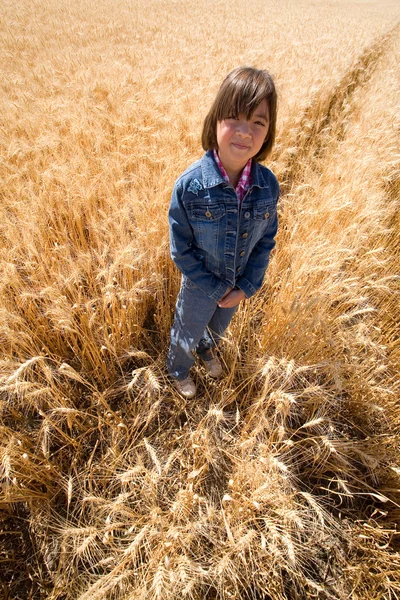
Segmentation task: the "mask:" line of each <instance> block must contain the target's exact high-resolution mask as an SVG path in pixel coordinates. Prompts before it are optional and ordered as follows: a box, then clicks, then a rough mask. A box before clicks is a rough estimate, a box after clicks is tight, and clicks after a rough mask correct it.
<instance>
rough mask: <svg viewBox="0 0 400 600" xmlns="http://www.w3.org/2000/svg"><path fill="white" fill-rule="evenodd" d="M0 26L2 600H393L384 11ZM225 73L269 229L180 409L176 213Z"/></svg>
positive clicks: (285, 8)
mask: <svg viewBox="0 0 400 600" xmlns="http://www.w3.org/2000/svg"><path fill="white" fill-rule="evenodd" d="M0 15H1V20H0V31H1V45H0V66H1V71H2V77H1V81H0V86H1V91H0V115H1V133H0V140H1V161H0V181H1V204H0V243H1V246H0V248H1V254H0V273H1V275H0V317H1V318H0V347H1V357H0V359H1V362H0V365H1V367H0V456H1V467H0V476H1V480H2V488H1V490H2V491H1V497H0V573H1V575H0V598H4V599H5V600H9V599H13V600H14V599H20V600H25V599H28V598H29V599H32V600H39V599H45V598H46V599H52V600H100V599H101V600H102V599H106V600H117V599H118V600H178V599H179V600H183V599H185V600H186V599H187V600H304V599H309V598H315V599H318V600H348V599H349V598H351V599H355V600H359V599H363V600H378V599H379V600H381V599H384V600H396V599H399V598H400V531H399V520H400V453H399V441H400V409H399V405H398V398H399V392H400V378H399V368H400V342H399V332H400V326H399V292H400V285H399V267H400V259H399V248H400V239H399V238H400V235H399V225H400V218H399V195H400V184H399V171H400V160H399V155H400V154H399V112H398V97H399V82H400V69H399V63H400V58H399V57H400V6H399V4H398V2H395V1H391V0H384V1H379V0H370V1H368V0H359V1H356V0H354V1H351V0H332V1H330V2H328V1H322V0H321V1H313V0H301V1H296V0H286V1H284V2H274V1H273V0H264V1H262V0H254V2H252V3H251V5H249V8H248V9H246V8H245V7H244V5H243V4H242V3H241V2H239V0H221V1H218V0H217V1H216V2H211V1H209V0H204V1H194V0H187V1H183V0H170V1H169V2H166V1H164V0H160V1H156V0H149V1H147V2H144V1H143V2H140V1H139V0H136V1H135V0H125V1H123V0H107V1H105V0H98V1H96V2H91V1H89V0H82V1H81V2H78V1H76V0H72V1H71V2H70V3H67V2H62V1H61V0H42V1H40V2H39V0H36V1H34V0H21V1H18V2H11V0H4V1H3V2H2V3H1V6H0ZM240 65H253V66H255V67H258V68H266V69H268V70H269V71H270V72H271V73H272V74H273V76H274V78H275V80H276V84H277V88H278V92H279V119H278V134H277V143H276V146H275V149H274V153H273V155H272V156H271V158H270V160H269V161H268V162H267V163H266V164H267V165H268V166H269V167H270V168H271V169H272V170H273V171H274V172H275V173H276V175H277V176H278V178H279V181H280V183H281V190H282V195H281V199H280V203H279V207H280V208H279V215H280V229H279V232H278V236H277V245H276V248H275V250H274V252H273V255H272V259H271V263H270V266H269V269H268V273H267V277H266V279H265V282H264V285H263V288H262V290H261V291H260V292H259V293H258V294H257V295H256V296H255V297H253V298H252V299H251V300H249V301H246V302H244V303H242V305H241V308H240V310H239V311H238V313H237V314H236V315H235V318H234V320H233V322H232V325H231V327H230V329H229V330H228V333H227V336H226V339H225V340H224V343H223V345H222V346H221V358H222V360H223V363H224V369H225V371H224V377H223V378H222V379H221V380H220V381H217V382H216V381H213V380H211V379H209V378H208V377H207V376H206V375H205V373H204V371H203V370H202V369H201V367H200V366H196V367H194V370H193V371H194V372H193V375H194V378H195V379H196V382H197V384H198V389H199V393H198V396H197V397H196V398H195V399H194V400H191V401H185V400H183V399H182V398H180V397H179V396H178V395H177V393H176V392H175V390H174V388H173V386H172V385H171V383H170V382H169V381H168V379H167V374H166V371H165V367H164V362H165V356H166V351H167V348H168V342H169V330H170V327H171V322H172V317H173V310H174V305H175V299H176V295H177V292H178V289H179V284H180V275H179V272H178V271H177V269H176V268H175V266H174V265H173V263H172V261H171V259H170V256H169V241H168V222H167V212H168V205H169V199H170V195H171V190H172V186H173V183H174V180H175V179H176V178H177V177H178V175H179V174H180V173H181V172H182V170H183V169H184V168H186V167H187V166H188V165H189V164H190V163H191V162H193V161H194V160H196V159H197V158H199V157H200V156H201V155H202V153H203V151H202V149H201V144H200V134H201V127H202V122H203V119H204V117H205V115H206V113H207V111H208V108H209V106H210V104H211V102H212V100H213V98H214V95H215V93H216V91H217V89H218V87H219V84H220V83H221V81H222V79H223V78H224V76H225V75H226V74H227V73H228V72H229V71H231V70H232V69H233V68H235V67H237V66H240Z"/></svg>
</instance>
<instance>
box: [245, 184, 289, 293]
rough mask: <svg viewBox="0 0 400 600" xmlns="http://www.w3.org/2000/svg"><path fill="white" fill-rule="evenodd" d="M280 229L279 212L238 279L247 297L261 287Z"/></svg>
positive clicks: (255, 247)
mask: <svg viewBox="0 0 400 600" xmlns="http://www.w3.org/2000/svg"><path fill="white" fill-rule="evenodd" d="M276 184H277V190H278V191H277V201H278V198H279V185H278V182H276ZM277 231H278V213H277V211H276V212H275V216H274V219H273V220H272V222H271V224H270V225H269V227H268V229H267V231H266V232H265V234H264V236H263V237H262V238H261V239H260V240H259V241H258V242H257V244H256V245H255V246H254V248H253V251H252V253H251V254H250V256H249V260H248V261H247V264H246V268H245V270H244V272H243V275H242V276H241V277H240V278H239V279H238V280H237V281H236V286H237V287H238V288H239V289H241V290H243V292H244V293H245V294H246V297H247V298H250V297H251V296H253V295H254V294H255V293H256V292H258V290H259V289H260V288H261V285H262V282H263V280H264V276H265V273H266V270H267V267H268V263H269V257H270V254H271V250H272V249H273V248H274V247H275V244H276V242H275V236H276V233H277Z"/></svg>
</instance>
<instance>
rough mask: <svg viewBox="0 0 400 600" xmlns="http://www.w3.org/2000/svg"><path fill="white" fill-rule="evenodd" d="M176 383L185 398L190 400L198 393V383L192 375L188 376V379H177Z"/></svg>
mask: <svg viewBox="0 0 400 600" xmlns="http://www.w3.org/2000/svg"><path fill="white" fill-rule="evenodd" d="M174 385H175V387H176V389H177V390H178V392H179V393H180V395H181V396H183V398H187V399H188V400H190V399H191V398H194V396H195V395H196V384H195V382H194V381H193V379H192V378H191V377H186V379H181V380H180V381H179V379H175V380H174Z"/></svg>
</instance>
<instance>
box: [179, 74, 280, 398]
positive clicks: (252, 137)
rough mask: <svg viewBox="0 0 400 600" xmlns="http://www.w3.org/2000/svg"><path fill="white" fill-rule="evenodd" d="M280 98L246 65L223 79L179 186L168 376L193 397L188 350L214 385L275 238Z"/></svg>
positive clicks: (271, 85) (270, 83)
mask: <svg viewBox="0 0 400 600" xmlns="http://www.w3.org/2000/svg"><path fill="white" fill-rule="evenodd" d="M276 110H277V96H276V91H275V86H274V82H273V80H272V78H271V76H270V75H269V73H268V72H267V71H262V70H258V69H253V68H251V67H241V68H239V69H235V70H234V71H232V73H230V74H229V75H228V76H227V77H226V79H225V80H224V81H223V83H222V85H221V87H220V89H219V91H218V94H217V97H216V98H215V101H214V104H213V105H212V107H211V110H210V112H209V113H208V115H207V117H206V118H205V121H204V126H203V133H202V145H203V148H204V150H206V153H205V155H204V156H203V158H202V159H201V160H198V161H197V162H195V163H194V164H193V165H192V166H190V167H189V168H188V169H186V171H184V173H183V174H182V175H181V176H180V177H179V178H178V179H177V181H176V183H175V186H174V190H173V194H172V199H171V205H170V210H169V223H170V247H171V256H172V260H173V261H174V262H175V264H176V265H177V267H178V269H179V270H180V271H181V272H182V283H181V289H180V291H179V295H178V299H177V303H176V310H175V319H174V323H173V326H172V330H171V344H170V348H169V351H168V357H167V369H168V372H169V374H170V375H171V377H172V378H173V380H174V383H175V386H176V388H177V390H178V391H179V393H180V394H181V395H182V396H183V397H185V398H193V396H194V395H195V393H196V386H195V383H194V381H193V380H192V379H191V377H190V375H189V370H190V367H191V366H192V365H193V363H194V357H193V354H192V350H194V351H195V352H196V354H197V356H198V357H199V358H200V359H201V360H202V362H203V364H204V367H205V369H206V371H207V372H208V374H209V375H210V376H211V377H215V378H217V377H219V376H220V375H221V373H222V366H221V363H220V362H219V360H218V358H217V357H216V356H214V355H213V352H212V350H213V349H214V348H216V347H217V345H218V343H219V341H220V339H221V337H222V336H223V334H224V332H225V330H226V328H227V327H228V325H229V323H230V321H231V319H232V316H233V314H234V313H235V311H236V309H237V307H238V305H239V303H240V302H241V301H242V300H244V299H245V298H250V297H251V296H252V295H253V294H255V293H256V292H257V290H259V289H260V287H261V284H262V281H263V278H264V274H265V271H266V269H267V266H268V261H269V255H270V252H271V250H272V248H273V247H274V245H275V240H274V237H275V235H276V232H277V227H278V221H277V210H276V209H277V206H276V205H277V201H278V197H279V185H278V182H277V180H276V177H275V176H274V174H273V173H272V172H271V171H270V170H269V169H267V168H266V167H264V166H262V165H260V161H262V160H264V159H265V158H266V157H267V155H268V154H269V153H270V152H271V149H272V146H273V144H274V140H275V126H276Z"/></svg>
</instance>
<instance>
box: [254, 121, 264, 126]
mask: <svg viewBox="0 0 400 600" xmlns="http://www.w3.org/2000/svg"><path fill="white" fill-rule="evenodd" d="M255 124H256V125H261V126H262V127H265V123H263V121H256V123H255Z"/></svg>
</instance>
